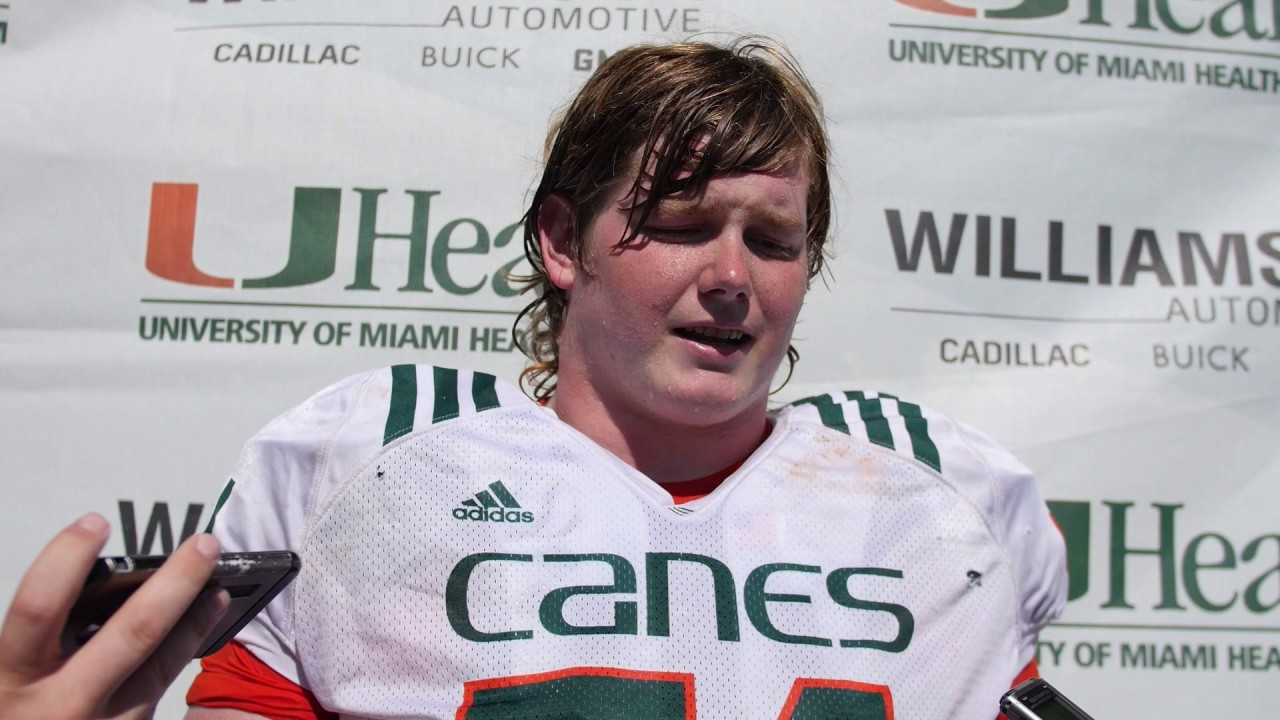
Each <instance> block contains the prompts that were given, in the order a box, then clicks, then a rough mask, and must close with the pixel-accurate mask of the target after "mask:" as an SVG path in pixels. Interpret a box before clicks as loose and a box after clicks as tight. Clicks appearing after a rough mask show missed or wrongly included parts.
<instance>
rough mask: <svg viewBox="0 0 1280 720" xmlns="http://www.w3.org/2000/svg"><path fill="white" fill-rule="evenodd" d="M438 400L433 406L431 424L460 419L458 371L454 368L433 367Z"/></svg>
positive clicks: (436, 399)
mask: <svg viewBox="0 0 1280 720" xmlns="http://www.w3.org/2000/svg"><path fill="white" fill-rule="evenodd" d="M431 372H432V374H433V376H434V379H435V389H436V398H435V403H433V404H432V406H431V422H432V423H438V422H442V421H444V420H448V419H450V418H456V417H458V412H459V411H458V371H457V370H454V369H453V368H442V367H433V368H431Z"/></svg>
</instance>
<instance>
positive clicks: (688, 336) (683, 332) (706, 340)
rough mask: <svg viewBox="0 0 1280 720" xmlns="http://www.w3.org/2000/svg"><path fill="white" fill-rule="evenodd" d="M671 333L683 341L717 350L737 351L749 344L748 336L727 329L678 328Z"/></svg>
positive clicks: (741, 332) (749, 338) (738, 331)
mask: <svg viewBox="0 0 1280 720" xmlns="http://www.w3.org/2000/svg"><path fill="white" fill-rule="evenodd" d="M672 332H674V333H675V334H676V335H678V336H679V337H682V338H684V339H685V340H692V341H693V342H697V343H702V344H703V345H709V346H711V347H713V348H716V349H718V350H737V349H739V348H742V347H745V346H746V345H747V344H748V343H750V342H751V336H750V335H749V334H747V333H745V332H743V331H741V330H732V329H729V328H716V327H678V328H676V329H675V330H673V331H672Z"/></svg>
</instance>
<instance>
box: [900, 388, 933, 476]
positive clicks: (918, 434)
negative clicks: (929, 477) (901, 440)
mask: <svg viewBox="0 0 1280 720" xmlns="http://www.w3.org/2000/svg"><path fill="white" fill-rule="evenodd" d="M898 412H900V413H902V419H903V420H904V421H905V422H906V424H907V434H908V435H910V436H911V453H912V454H913V455H915V457H916V459H917V460H919V461H920V462H922V463H924V464H925V465H928V466H929V467H931V468H933V469H934V470H937V471H938V472H942V458H941V457H939V456H938V446H937V445H935V444H934V442H933V438H931V437H929V421H928V420H926V419H925V417H924V415H923V414H922V413H921V412H920V406H919V405H914V404H912V403H909V402H903V401H901V400H899V401H898Z"/></svg>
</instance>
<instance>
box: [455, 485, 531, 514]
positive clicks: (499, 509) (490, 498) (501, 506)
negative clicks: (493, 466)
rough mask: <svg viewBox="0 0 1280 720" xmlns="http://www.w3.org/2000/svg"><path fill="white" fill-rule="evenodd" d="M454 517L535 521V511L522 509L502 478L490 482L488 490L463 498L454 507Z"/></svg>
mask: <svg viewBox="0 0 1280 720" xmlns="http://www.w3.org/2000/svg"><path fill="white" fill-rule="evenodd" d="M453 517H454V518H455V519H457V520H476V521H478V522H508V523H530V522H533V513H531V512H529V511H528V510H521V509H520V503H518V502H516V499H515V497H514V496H512V495H511V491H510V490H507V486H505V485H503V484H502V481H501V480H499V481H497V482H493V483H490V484H489V489H488V490H481V491H480V492H478V493H476V495H475V497H473V498H468V499H466V500H463V501H462V502H461V503H460V504H459V507H456V508H454V509H453Z"/></svg>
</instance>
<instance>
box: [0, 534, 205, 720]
mask: <svg viewBox="0 0 1280 720" xmlns="http://www.w3.org/2000/svg"><path fill="white" fill-rule="evenodd" d="M109 534H110V527H109V526H108V524H107V521H106V520H105V519H104V518H103V517H102V516H101V515H98V514H96V513H90V514H88V515H85V516H84V517H82V518H80V519H79V520H77V521H76V522H75V523H72V524H71V525H70V526H68V527H67V528H65V529H63V530H62V532H60V533H58V534H57V535H56V536H55V537H54V538H53V539H52V540H51V541H50V542H49V544H48V545H46V546H45V548H44V550H42V551H41V552H40V555H39V556H38V557H37V558H36V559H35V561H34V562H32V563H31V565H30V566H29V567H28V568H27V571H26V573H25V574H24V575H23V577H22V580H21V581H20V582H19V583H18V588H17V590H16V591H15V593H14V595H13V600H12V602H11V603H10V605H9V610H8V612H7V614H6V615H5V619H4V625H3V626H2V627H0V718H5V719H8V718H33V717H47V716H49V715H50V714H57V715H59V716H60V717H65V718H73V719H78V720H86V719H88V718H99V717H110V718H115V719H116V720H142V719H143V718H149V717H151V714H152V712H153V711H154V708H155V704H156V702H157V701H159V699H160V696H161V695H162V694H163V693H164V691H165V690H166V689H167V688H168V686H169V685H170V683H172V682H173V681H174V679H175V678H176V677H177V675H178V673H179V672H180V671H181V670H182V668H184V667H186V665H187V662H188V660H189V659H190V658H191V656H192V653H193V651H195V649H196V648H197V647H198V646H199V644H200V642H201V641H202V640H203V639H204V637H205V636H206V635H208V634H209V631H210V630H211V629H212V628H213V626H214V625H215V623H216V622H217V620H218V619H219V618H220V617H221V616H222V614H223V613H224V612H225V610H226V608H227V604H228V603H227V597H226V592H225V591H222V590H216V591H211V590H209V589H208V588H207V585H206V582H207V580H208V578H209V573H210V572H211V571H212V570H213V567H214V564H215V562H216V561H217V558H218V550H219V548H218V541H217V540H216V539H214V538H213V537H212V536H210V535H195V536H193V537H191V538H189V539H188V540H187V541H186V542H184V543H182V545H181V546H179V547H178V549H177V550H175V551H174V553H173V555H172V556H170V559H169V562H167V563H166V564H165V566H164V568H163V569H162V570H160V571H159V572H158V573H157V574H156V576H155V578H154V581H153V582H150V583H147V587H145V588H142V589H141V590H140V591H139V592H137V593H135V594H134V596H133V598H132V600H131V601H130V602H129V603H127V604H126V605H124V606H123V607H122V608H121V609H120V611H119V612H117V613H116V616H115V620H114V621H113V622H112V623H110V624H109V625H108V626H107V627H105V628H103V630H102V632H100V633H99V634H98V636H97V637H95V638H94V640H93V642H91V643H89V644H88V645H87V646H85V647H84V648H83V649H81V650H80V651H79V652H77V653H76V654H75V655H73V656H71V657H69V658H68V657H66V656H65V655H63V653H61V652H60V648H59V639H60V636H61V634H62V632H63V629H64V626H65V624H66V619H67V616H68V612H69V611H70V609H71V607H72V605H73V604H74V603H75V600H76V597H77V595H78V594H79V592H80V591H81V589H82V588H83V587H84V583H85V575H86V574H87V573H88V572H89V568H90V567H91V566H92V565H93V563H94V562H95V561H96V560H97V556H98V553H99V552H101V550H102V546H103V545H104V544H106V541H107V536H108V535H109Z"/></svg>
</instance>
